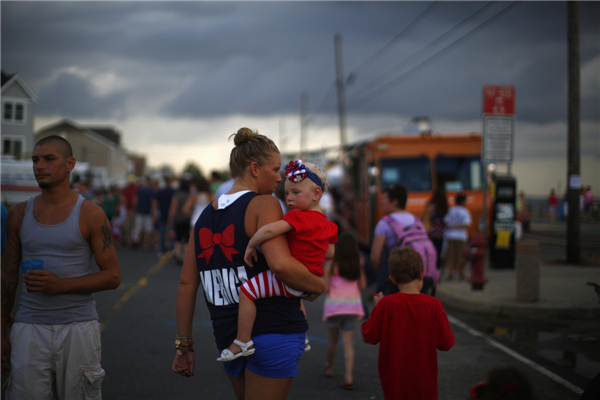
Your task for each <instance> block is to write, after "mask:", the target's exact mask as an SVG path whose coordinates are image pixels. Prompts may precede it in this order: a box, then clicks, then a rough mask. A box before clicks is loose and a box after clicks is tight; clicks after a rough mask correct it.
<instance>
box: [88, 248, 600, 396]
mask: <svg viewBox="0 0 600 400" xmlns="http://www.w3.org/2000/svg"><path fill="white" fill-rule="evenodd" d="M118 254H119V262H120V266H121V271H122V283H121V287H120V288H119V289H117V290H115V291H110V292H103V293H98V294H97V295H96V299H97V304H98V312H99V315H100V318H101V322H102V323H103V333H102V346H103V351H102V354H103V359H102V364H103V367H104V368H105V370H106V373H107V375H106V378H105V381H104V384H103V388H102V390H103V395H104V398H105V399H177V400H185V399H211V400H213V399H214V400H217V399H232V398H234V395H233V391H232V389H231V388H230V386H229V381H228V380H227V377H226V375H225V373H224V371H223V369H222V367H221V365H220V364H219V363H218V362H216V361H215V359H216V357H217V356H218V353H217V350H216V346H215V344H214V339H213V335H212V328H211V326H210V319H209V315H208V311H207V309H206V306H205V304H204V299H203V295H202V291H201V289H200V293H199V296H198V302H197V307H196V313H195V318H194V337H195V339H196V360H197V365H196V374H195V376H194V377H192V378H189V379H186V378H182V377H180V376H178V375H176V374H175V373H173V372H171V364H172V361H173V356H174V343H173V341H174V338H175V335H176V334H177V327H176V325H175V299H176V292H177V285H178V282H179V275H180V272H181V267H180V266H179V265H177V264H176V263H175V262H174V261H173V260H172V259H167V258H168V256H166V257H165V258H163V259H159V258H158V257H157V256H156V255H155V254H154V252H151V251H149V250H140V249H135V250H134V249H127V248H119V249H118ZM367 292H368V290H367ZM323 300H324V297H323V296H321V297H320V298H318V299H317V300H316V301H314V302H312V303H305V305H306V309H307V314H308V320H309V324H310V329H309V332H308V334H309V338H310V339H311V345H312V348H313V349H312V350H311V351H310V352H308V353H305V354H304V355H303V356H302V359H301V361H300V366H299V375H298V376H297V377H296V378H294V380H293V383H292V387H291V391H290V394H289V397H288V398H289V399H383V393H382V390H381V387H380V384H379V377H378V372H377V356H378V348H377V346H372V345H368V344H366V343H364V342H362V339H361V338H360V336H359V335H360V332H359V330H358V326H357V328H356V331H355V335H356V336H355V338H356V339H355V350H356V366H355V387H356V388H355V390H353V391H346V390H344V389H342V388H340V382H341V381H342V378H343V376H342V375H343V373H342V371H343V354H342V348H341V345H339V346H338V350H339V351H338V355H337V360H336V376H335V377H334V378H326V377H325V376H324V374H323V364H324V363H325V348H326V338H327V326H326V324H325V323H324V322H323V321H322V320H321V318H322V307H323ZM448 314H449V315H450V316H451V320H452V321H453V322H454V323H453V324H452V331H453V332H454V335H455V337H456V345H455V346H454V348H452V349H451V350H450V351H448V352H438V361H439V376H438V382H439V398H440V399H467V398H468V392H469V388H470V387H472V386H473V385H475V384H476V383H478V382H480V381H484V380H485V379H486V377H487V375H488V373H489V371H490V370H491V369H492V368H494V367H501V366H514V367H516V368H518V369H520V370H521V371H523V372H524V373H525V374H526V375H527V377H528V378H529V379H530V381H531V383H532V385H533V387H534V390H535V393H536V396H537V397H538V398H539V399H561V400H562V399H579V397H580V393H581V392H580V390H579V392H578V388H579V389H585V387H586V386H587V385H588V383H589V382H590V380H591V379H590V378H589V376H590V375H591V374H593V372H594V369H595V368H597V366H598V364H594V360H591V363H590V364H589V368H584V369H583V370H581V368H580V369H579V370H578V369H577V368H569V367H568V366H567V365H560V364H557V363H556V362H555V361H553V360H551V359H549V358H546V357H544V356H543V354H540V353H539V352H538V351H537V350H538V347H539V346H540V345H539V342H540V341H542V342H543V340H539V339H540V336H539V335H538V336H536V338H537V339H535V340H532V339H531V340H529V343H528V342H527V341H526V340H525V341H523V340H520V341H518V340H512V339H511V336H510V335H505V337H503V335H502V334H499V335H498V334H495V333H497V332H504V331H502V330H499V331H496V330H495V329H492V328H490V327H500V328H503V327H504V328H505V327H506V326H507V321H500V325H499V324H498V321H489V320H487V321H485V324H482V321H481V318H480V319H477V318H476V317H472V316H468V315H459V314H455V313H452V312H448ZM486 324H487V325H486ZM508 324H509V325H508V326H509V327H510V328H511V329H512V330H514V331H515V332H516V329H517V328H522V327H529V328H531V327H532V326H533V327H534V328H536V327H540V326H541V325H539V323H535V322H534V323H532V322H531V321H508ZM511 324H512V325H511ZM471 327H473V328H474V329H473V328H471ZM541 328H544V329H546V330H544V329H538V331H541V332H546V331H548V330H551V331H552V329H554V332H556V331H559V332H561V335H562V334H564V335H563V336H564V338H563V342H561V341H560V340H558V339H557V341H555V342H553V343H552V346H555V347H558V348H561V347H564V348H565V349H567V348H569V346H577V343H575V344H574V343H571V342H569V340H571V339H569V335H578V334H579V335H581V334H583V335H584V336H585V337H588V338H589V337H592V340H586V341H585V342H586V344H585V346H587V347H581V348H579V347H578V348H577V351H575V352H576V353H578V352H579V353H581V352H586V351H597V350H598V335H597V333H596V334H595V335H594V334H593V333H590V332H593V331H594V329H591V328H590V326H589V324H586V322H585V321H583V322H582V321H567V322H563V323H562V324H559V325H558V326H557V325H556V324H555V325H552V326H551V328H547V326H546V325H544V326H541ZM482 332H485V334H484V333H482ZM581 332H582V333H581ZM544 337H545V336H543V335H542V336H541V338H542V339H543V338H544ZM593 338H595V339H593ZM554 339H556V337H554ZM594 340H595V343H593V342H594ZM575 341H576V340H575ZM580 341H581V342H584V340H580ZM579 345H581V343H580V344H579ZM552 346H551V347H552ZM594 346H595V347H594ZM542 347H543V346H542ZM511 350H514V351H516V352H515V353H511ZM550 350H557V351H562V350H560V349H552V348H551V349H550ZM579 353H578V354H579ZM584 358H585V357H584ZM595 361H596V362H597V361H598V360H597V359H596V360H595ZM407 362H410V360H407ZM581 362H584V361H581ZM581 362H580V364H581ZM598 372H600V370H596V373H598Z"/></svg>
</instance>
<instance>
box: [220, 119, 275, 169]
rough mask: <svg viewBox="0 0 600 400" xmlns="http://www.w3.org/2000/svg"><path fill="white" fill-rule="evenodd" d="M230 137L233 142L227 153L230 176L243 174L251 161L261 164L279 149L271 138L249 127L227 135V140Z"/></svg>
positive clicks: (266, 161) (267, 160)
mask: <svg viewBox="0 0 600 400" xmlns="http://www.w3.org/2000/svg"><path fill="white" fill-rule="evenodd" d="M232 137H233V143H235V147H234V148H233V149H231V154H230V155H229V172H230V173H231V177H232V178H237V177H238V176H242V175H244V173H245V170H246V168H248V166H249V165H250V163H252V162H253V161H256V162H257V163H258V164H259V165H260V166H263V165H265V164H266V163H268V162H269V159H270V158H271V157H272V156H273V154H274V153H277V154H279V149H278V148H277V146H275V143H273V141H272V140H271V139H269V138H268V137H266V136H264V135H259V134H258V131H253V130H252V129H250V128H240V129H239V130H238V131H237V133H234V134H232V135H230V136H229V140H231V138H232Z"/></svg>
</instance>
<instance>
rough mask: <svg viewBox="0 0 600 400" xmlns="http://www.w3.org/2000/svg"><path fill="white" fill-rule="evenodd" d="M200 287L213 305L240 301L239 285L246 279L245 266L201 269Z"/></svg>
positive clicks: (225, 304)
mask: <svg viewBox="0 0 600 400" xmlns="http://www.w3.org/2000/svg"><path fill="white" fill-rule="evenodd" d="M200 278H201V280H202V288H203V289H204V295H205V296H206V299H207V301H208V302H209V303H210V304H214V305H215V306H228V305H230V304H237V303H239V302H240V297H239V291H240V286H241V285H243V284H244V283H245V282H246V281H247V280H248V275H247V274H246V267H244V266H243V265H242V266H239V267H237V275H236V273H235V269H229V268H223V269H212V270H209V271H201V272H200Z"/></svg>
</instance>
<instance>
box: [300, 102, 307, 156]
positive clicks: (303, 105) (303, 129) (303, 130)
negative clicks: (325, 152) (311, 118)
mask: <svg viewBox="0 0 600 400" xmlns="http://www.w3.org/2000/svg"><path fill="white" fill-rule="evenodd" d="M307 114H308V94H306V92H302V93H301V94H300V159H304V153H305V152H306V136H307V135H308V118H307Z"/></svg>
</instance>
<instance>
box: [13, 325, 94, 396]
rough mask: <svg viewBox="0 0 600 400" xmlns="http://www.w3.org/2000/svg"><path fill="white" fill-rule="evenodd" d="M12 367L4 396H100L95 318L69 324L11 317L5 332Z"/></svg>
mask: <svg viewBox="0 0 600 400" xmlns="http://www.w3.org/2000/svg"><path fill="white" fill-rule="evenodd" d="M10 343H11V351H12V352H11V358H10V364H11V371H10V376H9V377H8V380H7V383H6V385H7V389H6V395H5V398H6V399H7V400H25V399H36V400H37V399H56V398H59V399H86V400H91V399H93V400H99V399H101V398H102V394H101V391H100V386H101V385H102V380H103V379H104V375H105V373H104V370H103V369H102V367H101V366H100V353H101V347H100V324H99V323H98V321H86V322H73V323H70V324H57V325H45V324H25V323H22V322H16V323H15V324H14V325H13V327H12V329H11V332H10Z"/></svg>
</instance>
